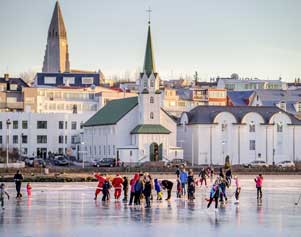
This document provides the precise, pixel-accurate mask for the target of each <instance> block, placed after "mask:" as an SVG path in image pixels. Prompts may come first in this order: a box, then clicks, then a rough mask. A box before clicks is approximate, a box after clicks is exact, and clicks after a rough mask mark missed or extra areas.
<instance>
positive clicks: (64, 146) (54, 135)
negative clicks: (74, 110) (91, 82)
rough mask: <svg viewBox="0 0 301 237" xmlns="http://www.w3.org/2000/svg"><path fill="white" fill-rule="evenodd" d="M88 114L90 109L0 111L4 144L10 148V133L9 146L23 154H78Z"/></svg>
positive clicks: (0, 145) (0, 136) (0, 137)
mask: <svg viewBox="0 0 301 237" xmlns="http://www.w3.org/2000/svg"><path fill="white" fill-rule="evenodd" d="M88 118H89V114H86V113H83V114H67V113H31V112H7V113H0V148H1V149H2V150H6V147H7V140H6V138H7V135H8V134H9V142H8V147H9V150H10V151H12V150H15V151H17V152H18V153H19V154H21V155H23V156H37V157H41V158H46V157H47V156H48V154H49V152H51V153H56V154H69V155H74V156H78V153H77V151H78V145H79V143H80V139H79V138H80V134H81V132H82V125H83V123H84V122H85V121H86V120H87V119H88ZM8 120H9V121H10V125H9V128H8V129H7V121H8ZM20 151H21V152H20Z"/></svg>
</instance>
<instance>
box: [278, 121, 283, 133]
mask: <svg viewBox="0 0 301 237" xmlns="http://www.w3.org/2000/svg"><path fill="white" fill-rule="evenodd" d="M277 132H283V124H282V123H277Z"/></svg>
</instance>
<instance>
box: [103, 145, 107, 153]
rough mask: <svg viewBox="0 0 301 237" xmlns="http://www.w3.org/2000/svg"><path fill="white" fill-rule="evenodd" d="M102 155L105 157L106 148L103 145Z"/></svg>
mask: <svg viewBox="0 0 301 237" xmlns="http://www.w3.org/2000/svg"><path fill="white" fill-rule="evenodd" d="M103 154H104V155H106V146H105V145H103Z"/></svg>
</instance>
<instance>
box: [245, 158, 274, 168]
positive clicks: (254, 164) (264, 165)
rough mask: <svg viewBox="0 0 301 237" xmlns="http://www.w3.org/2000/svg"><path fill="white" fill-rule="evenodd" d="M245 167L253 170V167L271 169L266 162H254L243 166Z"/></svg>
mask: <svg viewBox="0 0 301 237" xmlns="http://www.w3.org/2000/svg"><path fill="white" fill-rule="evenodd" d="M243 166H244V167H247V168H253V167H265V168H267V167H269V164H268V163H266V162H265V161H263V160H254V161H252V162H250V163H248V164H244V165H243Z"/></svg>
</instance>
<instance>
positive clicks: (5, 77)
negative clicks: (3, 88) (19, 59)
mask: <svg viewBox="0 0 301 237" xmlns="http://www.w3.org/2000/svg"><path fill="white" fill-rule="evenodd" d="M4 79H5V81H8V80H9V74H8V73H5V74H4Z"/></svg>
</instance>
